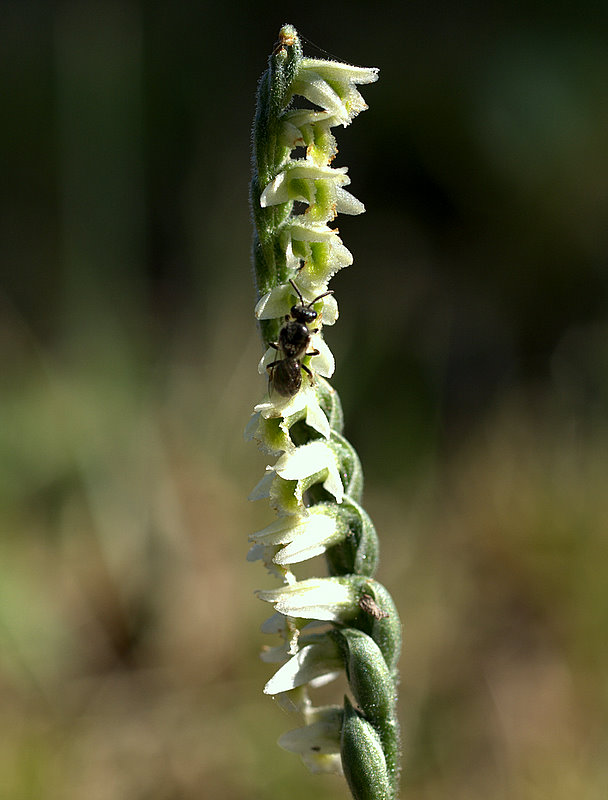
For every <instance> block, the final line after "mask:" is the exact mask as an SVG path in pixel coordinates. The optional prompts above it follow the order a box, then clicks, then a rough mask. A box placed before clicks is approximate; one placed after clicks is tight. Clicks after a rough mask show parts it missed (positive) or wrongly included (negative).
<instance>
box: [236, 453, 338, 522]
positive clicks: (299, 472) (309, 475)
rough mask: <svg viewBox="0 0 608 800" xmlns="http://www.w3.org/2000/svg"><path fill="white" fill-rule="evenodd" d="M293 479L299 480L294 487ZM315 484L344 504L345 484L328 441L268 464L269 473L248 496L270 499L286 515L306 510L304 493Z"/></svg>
mask: <svg viewBox="0 0 608 800" xmlns="http://www.w3.org/2000/svg"><path fill="white" fill-rule="evenodd" d="M291 481H296V485H295V487H294V486H293V484H292V483H291ZM315 483H322V484H323V488H324V489H325V490H326V491H328V492H329V493H330V494H333V496H334V497H335V499H336V502H337V503H341V502H342V500H343V498H344V486H343V485H342V479H341V478H340V472H339V470H338V461H337V459H336V456H335V454H334V452H333V450H332V449H331V447H329V445H328V444H326V442H325V440H315V441H313V442H309V443H308V444H304V445H302V446H300V447H296V448H295V450H293V451H291V452H287V453H284V454H283V455H282V456H281V457H280V458H279V460H278V461H277V463H276V464H275V465H274V466H267V467H266V474H265V475H264V477H263V478H262V480H261V481H260V482H259V483H258V484H257V486H255V487H254V489H253V490H252V492H251V494H250V495H249V499H250V500H262V499H263V498H266V497H267V498H270V502H271V504H272V506H273V508H276V509H277V510H280V511H281V512H282V513H285V514H296V513H299V512H304V513H306V512H305V508H304V499H303V495H304V492H305V491H306V490H307V489H308V488H310V486H312V485H314V484H315Z"/></svg>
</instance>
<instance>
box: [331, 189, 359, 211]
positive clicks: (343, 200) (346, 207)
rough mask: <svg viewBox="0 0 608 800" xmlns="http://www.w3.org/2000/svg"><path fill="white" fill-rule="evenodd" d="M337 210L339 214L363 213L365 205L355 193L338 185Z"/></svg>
mask: <svg viewBox="0 0 608 800" xmlns="http://www.w3.org/2000/svg"><path fill="white" fill-rule="evenodd" d="M336 211H337V212H338V213H339V214H363V212H364V211H365V206H364V205H363V203H362V202H361V201H360V200H357V198H356V197H354V195H352V194H351V193H350V192H347V191H346V189H342V188H340V187H339V186H337V187H336Z"/></svg>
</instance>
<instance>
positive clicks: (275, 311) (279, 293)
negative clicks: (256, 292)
mask: <svg viewBox="0 0 608 800" xmlns="http://www.w3.org/2000/svg"><path fill="white" fill-rule="evenodd" d="M292 294H293V288H292V286H291V285H290V284H289V283H284V284H282V285H281V286H277V287H275V288H274V289H271V290H270V291H269V292H266V294H265V295H263V296H262V297H260V299H259V300H258V302H257V305H256V307H255V316H256V318H257V319H276V318H277V317H282V316H284V315H285V314H287V313H288V312H289V309H290V307H291V303H290V297H291V295H292Z"/></svg>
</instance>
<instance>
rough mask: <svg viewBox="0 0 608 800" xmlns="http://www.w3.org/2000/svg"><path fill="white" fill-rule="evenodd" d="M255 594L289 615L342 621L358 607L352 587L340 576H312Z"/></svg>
mask: <svg viewBox="0 0 608 800" xmlns="http://www.w3.org/2000/svg"><path fill="white" fill-rule="evenodd" d="M256 594H257V595H258V597H259V598H260V599H261V600H265V601H266V602H268V603H273V604H274V608H275V611H279V612H280V613H281V614H285V615H286V616H289V617H302V619H322V620H331V621H333V622H343V621H346V620H347V619H351V618H352V616H353V615H354V614H356V613H357V612H358V610H359V605H358V603H357V597H356V593H355V591H354V590H353V589H352V587H351V586H349V585H348V583H343V582H341V581H340V579H339V578H311V579H310V580H306V581H298V582H296V583H294V584H292V585H291V586H283V587H281V588H280V589H270V590H258V591H257V592H256Z"/></svg>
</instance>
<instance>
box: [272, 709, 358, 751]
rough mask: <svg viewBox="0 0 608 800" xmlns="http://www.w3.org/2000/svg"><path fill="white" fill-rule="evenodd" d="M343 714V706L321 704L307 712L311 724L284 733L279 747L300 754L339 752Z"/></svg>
mask: <svg viewBox="0 0 608 800" xmlns="http://www.w3.org/2000/svg"><path fill="white" fill-rule="evenodd" d="M343 714H344V712H343V709H342V707H341V706H321V707H319V708H315V709H313V710H311V712H310V713H309V714H307V717H308V723H309V724H307V725H305V726H304V727H302V728H295V729H294V730H291V731H287V732H286V733H284V734H283V735H282V736H281V737H280V739H279V747H282V748H283V749H284V750H288V751H289V752H290V753H297V754H298V755H303V754H304V753H307V752H318V753H339V752H340V733H341V729H342V717H343ZM313 748H314V750H313Z"/></svg>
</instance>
